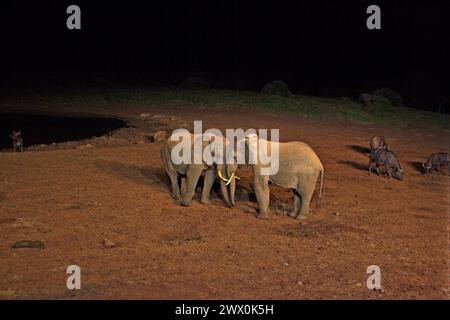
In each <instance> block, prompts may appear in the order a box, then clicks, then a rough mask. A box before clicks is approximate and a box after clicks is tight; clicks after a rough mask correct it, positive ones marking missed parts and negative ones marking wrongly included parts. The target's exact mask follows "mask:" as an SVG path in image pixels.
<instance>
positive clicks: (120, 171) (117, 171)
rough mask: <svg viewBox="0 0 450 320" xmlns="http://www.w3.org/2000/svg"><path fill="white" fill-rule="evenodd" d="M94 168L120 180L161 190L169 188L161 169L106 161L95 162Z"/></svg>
mask: <svg viewBox="0 0 450 320" xmlns="http://www.w3.org/2000/svg"><path fill="white" fill-rule="evenodd" d="M96 166H97V168H99V169H100V170H102V171H104V172H106V173H108V174H112V175H114V176H116V177H118V178H120V179H125V180H130V181H133V182H136V183H140V184H144V185H147V186H152V187H158V188H161V189H166V187H167V188H170V184H169V180H168V178H167V177H166V173H165V171H164V170H163V169H162V168H154V167H138V166H133V165H127V164H124V163H120V162H115V161H107V160H98V161H96Z"/></svg>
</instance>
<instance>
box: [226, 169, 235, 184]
mask: <svg viewBox="0 0 450 320" xmlns="http://www.w3.org/2000/svg"><path fill="white" fill-rule="evenodd" d="M233 178H234V172H233V173H232V174H231V177H230V179H228V182H227V185H229V184H230V183H231V181H233Z"/></svg>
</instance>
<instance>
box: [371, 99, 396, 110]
mask: <svg viewBox="0 0 450 320" xmlns="http://www.w3.org/2000/svg"><path fill="white" fill-rule="evenodd" d="M371 109H372V110H373V111H374V112H381V113H382V112H394V111H395V110H394V108H393V107H392V104H391V101H389V99H387V98H386V97H383V96H374V97H373V103H372V108H371Z"/></svg>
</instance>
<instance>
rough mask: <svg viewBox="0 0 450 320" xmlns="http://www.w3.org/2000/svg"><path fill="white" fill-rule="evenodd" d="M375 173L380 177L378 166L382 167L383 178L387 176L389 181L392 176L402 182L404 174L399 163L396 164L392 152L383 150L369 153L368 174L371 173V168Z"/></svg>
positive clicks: (374, 150) (396, 160)
mask: <svg viewBox="0 0 450 320" xmlns="http://www.w3.org/2000/svg"><path fill="white" fill-rule="evenodd" d="M374 165H375V166H376V167H375V170H376V171H377V173H378V175H380V169H379V167H380V166H384V168H385V176H386V175H387V176H388V177H389V179H392V176H394V178H396V179H398V180H401V181H402V180H403V178H404V175H405V174H404V172H403V169H402V167H401V166H400V163H399V162H398V159H397V157H396V156H395V154H394V153H393V152H392V151H388V150H383V149H373V150H372V151H371V152H370V157H369V174H371V173H372V168H373V166H374Z"/></svg>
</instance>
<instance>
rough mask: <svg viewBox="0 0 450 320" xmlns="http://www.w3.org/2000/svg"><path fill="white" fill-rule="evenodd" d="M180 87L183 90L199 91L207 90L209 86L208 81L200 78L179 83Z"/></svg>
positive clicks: (192, 78) (191, 78)
mask: <svg viewBox="0 0 450 320" xmlns="http://www.w3.org/2000/svg"><path fill="white" fill-rule="evenodd" d="M180 87H181V88H183V89H194V90H201V89H209V88H210V84H209V82H208V81H206V80H205V79H202V78H200V77H189V78H187V79H186V80H184V81H183V82H181V83H180Z"/></svg>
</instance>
